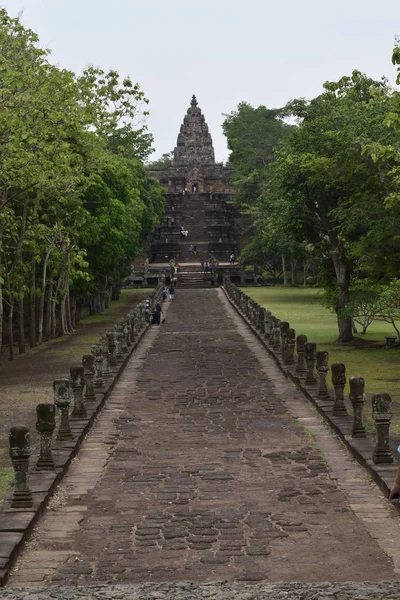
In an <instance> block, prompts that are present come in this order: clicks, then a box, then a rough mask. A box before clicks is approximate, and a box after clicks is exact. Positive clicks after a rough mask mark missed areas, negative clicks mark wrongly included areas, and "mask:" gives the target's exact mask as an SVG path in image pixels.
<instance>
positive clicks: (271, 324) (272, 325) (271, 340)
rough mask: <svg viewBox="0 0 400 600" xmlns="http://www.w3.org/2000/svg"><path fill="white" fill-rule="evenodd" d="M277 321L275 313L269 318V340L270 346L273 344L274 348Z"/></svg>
mask: <svg viewBox="0 0 400 600" xmlns="http://www.w3.org/2000/svg"><path fill="white" fill-rule="evenodd" d="M275 321H276V317H274V315H271V317H270V319H269V340H268V346H271V348H273V347H274V344H275Z"/></svg>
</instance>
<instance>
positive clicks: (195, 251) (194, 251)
mask: <svg viewBox="0 0 400 600" xmlns="http://www.w3.org/2000/svg"><path fill="white" fill-rule="evenodd" d="M193 254H194V255H195V256H196V254H197V246H193Z"/></svg>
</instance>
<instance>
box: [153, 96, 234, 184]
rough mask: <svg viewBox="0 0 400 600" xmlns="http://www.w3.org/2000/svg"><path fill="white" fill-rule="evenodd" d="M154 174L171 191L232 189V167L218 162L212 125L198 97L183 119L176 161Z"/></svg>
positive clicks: (154, 171) (193, 98) (194, 99)
mask: <svg viewBox="0 0 400 600" xmlns="http://www.w3.org/2000/svg"><path fill="white" fill-rule="evenodd" d="M150 173H151V174H152V175H153V176H154V177H156V178H157V179H159V180H160V182H161V183H162V184H163V185H164V186H165V188H166V190H167V191H168V192H172V193H173V192H182V191H183V190H184V189H185V187H186V188H187V189H188V191H189V192H191V191H192V190H194V189H196V188H197V191H198V192H210V189H211V190H213V191H215V192H231V191H232V186H231V177H232V171H231V169H229V168H227V167H224V165H223V164H222V163H216V162H215V155H214V148H213V143H212V138H211V134H210V132H209V130H208V125H207V123H206V121H205V118H204V115H203V114H202V112H201V110H200V108H199V106H198V104H197V100H196V96H193V97H192V101H191V103H190V106H189V108H188V110H187V113H186V115H185V117H184V119H183V123H182V125H181V129H180V132H179V135H178V139H177V143H176V147H175V150H174V160H173V164H172V165H171V166H170V167H168V168H165V169H153V170H151V171H150Z"/></svg>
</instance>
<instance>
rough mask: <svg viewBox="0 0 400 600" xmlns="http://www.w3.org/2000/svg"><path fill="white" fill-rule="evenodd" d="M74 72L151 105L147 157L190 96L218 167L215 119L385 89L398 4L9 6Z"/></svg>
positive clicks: (293, 0)
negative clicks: (344, 85)
mask: <svg viewBox="0 0 400 600" xmlns="http://www.w3.org/2000/svg"><path fill="white" fill-rule="evenodd" d="M2 6H5V8H7V10H8V12H9V13H11V14H12V16H16V15H17V13H19V12H20V11H21V10H23V16H22V20H23V23H24V25H25V26H26V27H29V28H30V29H33V30H34V31H36V32H37V33H38V34H39V36H40V42H41V45H42V46H43V47H47V48H50V49H52V57H51V60H52V61H53V62H54V63H56V64H58V65H60V66H61V67H64V68H68V69H72V70H73V71H76V72H79V71H81V70H82V69H83V68H84V67H85V66H87V65H88V64H93V65H96V66H100V67H102V68H104V69H108V68H113V69H116V70H117V71H119V73H120V74H121V75H130V76H131V77H132V79H133V81H135V82H136V81H137V82H138V83H139V84H140V86H141V88H142V90H143V91H144V92H145V94H146V96H147V97H148V98H149V100H150V113H151V114H150V118H149V121H148V125H149V129H150V131H151V132H152V133H153V135H154V138H155V148H156V152H155V153H154V154H153V155H152V157H151V159H155V158H156V157H159V156H160V155H161V154H163V153H164V152H168V151H169V150H172V149H173V148H174V146H175V143H176V138H177V135H178V132H179V127H180V124H181V122H182V120H183V116H184V114H185V112H186V110H187V108H188V106H189V104H190V99H191V96H192V94H196V96H197V99H198V102H199V106H200V108H201V109H202V111H203V113H204V115H205V117H206V121H207V123H208V125H209V127H210V132H211V135H212V137H213V140H214V147H215V152H216V158H217V160H225V159H226V158H227V155H228V151H227V148H226V143H225V138H224V136H223V134H222V130H221V123H222V120H223V117H222V113H229V112H231V111H232V110H235V108H236V107H237V104H238V103H239V102H240V101H242V100H245V101H247V102H249V103H250V104H252V105H254V106H258V105H260V104H264V105H265V106H268V107H270V108H273V107H277V106H283V105H284V104H286V102H287V101H288V100H290V99H292V98H297V97H302V96H304V97H306V98H312V97H314V96H316V95H317V94H319V93H320V92H321V86H322V84H323V83H324V82H325V81H326V80H332V81H333V80H337V79H339V78H340V77H341V76H342V75H346V74H350V73H351V71H352V70H353V69H359V70H360V71H363V72H365V73H367V74H368V75H369V76H371V77H375V78H380V77H381V76H382V75H386V76H387V77H389V79H390V80H391V81H394V79H395V74H396V70H395V68H394V67H393V66H392V64H391V52H392V48H393V45H394V36H395V35H400V0H381V1H380V2H379V1H378V0H301V1H300V0H285V1H284V2H278V1H277V0H274V1H273V2H271V1H270V0H8V1H7V2H4V3H2Z"/></svg>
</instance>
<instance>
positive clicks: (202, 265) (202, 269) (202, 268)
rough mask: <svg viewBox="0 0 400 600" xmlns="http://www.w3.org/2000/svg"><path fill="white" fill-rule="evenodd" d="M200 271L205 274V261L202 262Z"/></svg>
mask: <svg viewBox="0 0 400 600" xmlns="http://www.w3.org/2000/svg"><path fill="white" fill-rule="evenodd" d="M200 269H201V272H202V273H204V260H201V261H200Z"/></svg>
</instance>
